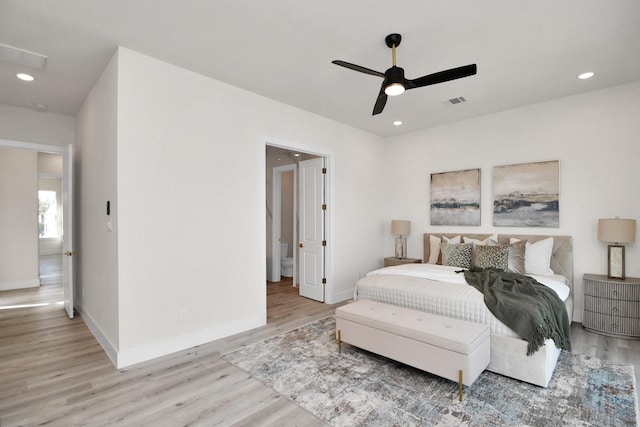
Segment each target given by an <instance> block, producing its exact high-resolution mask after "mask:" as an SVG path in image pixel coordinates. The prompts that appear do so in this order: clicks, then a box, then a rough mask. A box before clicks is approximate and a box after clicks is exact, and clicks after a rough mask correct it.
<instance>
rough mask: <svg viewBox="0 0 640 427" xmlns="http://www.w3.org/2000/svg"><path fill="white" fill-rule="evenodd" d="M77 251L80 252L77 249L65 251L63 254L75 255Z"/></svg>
mask: <svg viewBox="0 0 640 427" xmlns="http://www.w3.org/2000/svg"><path fill="white" fill-rule="evenodd" d="M77 253H78V252H77V251H73V252H70V251H67V252H63V253H62V255H66V256H71V255H75V254H77Z"/></svg>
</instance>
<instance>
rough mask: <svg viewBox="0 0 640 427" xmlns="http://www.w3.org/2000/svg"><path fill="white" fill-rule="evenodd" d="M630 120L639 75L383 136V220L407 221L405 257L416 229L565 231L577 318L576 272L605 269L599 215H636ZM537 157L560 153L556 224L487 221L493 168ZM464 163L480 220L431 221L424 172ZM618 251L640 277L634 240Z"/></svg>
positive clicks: (638, 127) (415, 247) (635, 151)
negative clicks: (473, 174)
mask: <svg viewBox="0 0 640 427" xmlns="http://www.w3.org/2000/svg"><path fill="white" fill-rule="evenodd" d="M638 117H640V82H638V83H634V84H628V85H624V86H618V87H614V88H610V89H606V90H600V91H595V92H591V93H587V94H584V95H578V96H572V97H567V98H562V99H558V100H555V101H551V102H545V103H541V104H536V105H531V106H528V107H524V108H519V109H514V110H509V111H504V112H501V113H498V114H492V115H489V116H484V117H480V118H476V119H473V120H467V121H464V122H459V123H454V124H451V125H447V126H442V127H438V128H433V129H428V130H425V131H422V132H416V133H412V134H407V135H402V136H398V137H395V138H389V139H388V143H387V145H386V148H387V152H386V154H385V156H386V158H387V161H386V167H385V169H386V173H387V177H388V179H387V181H386V182H387V185H386V187H385V193H384V195H385V197H384V200H385V201H386V203H387V204H388V205H389V206H390V212H389V213H390V215H389V217H388V218H389V219H392V218H396V217H397V218H400V217H402V218H406V219H410V220H411V221H412V227H411V230H412V235H411V237H410V238H409V241H408V251H409V256H412V257H420V258H421V257H422V236H421V233H423V232H427V231H437V232H449V231H451V232H459V231H462V232H464V231H467V230H468V231H469V232H470V233H478V232H503V233H516V232H518V233H524V234H526V233H528V234H567V235H571V236H573V243H574V270H575V271H574V277H575V285H576V286H575V287H576V293H575V304H576V309H575V315H574V319H575V320H577V321H580V320H581V318H582V313H581V310H582V303H583V301H582V294H583V292H582V289H583V285H582V275H583V274H585V273H596V274H606V272H607V268H606V260H607V255H606V248H607V245H606V243H603V242H599V241H598V240H597V220H598V218H603V217H615V216H616V215H617V216H620V217H621V218H636V219H638V220H640V198H638V197H637V193H638V190H637V188H638V186H639V185H640V175H639V174H638V160H639V159H640V143H639V139H638V138H639V135H640V120H638ZM544 160H560V191H561V194H560V227H559V228H508V227H493V217H492V203H493V201H492V197H493V192H492V168H493V167H494V166H498V165H508V164H516V163H528V162H536V161H544ZM471 168H481V184H482V202H481V204H482V225H481V226H480V227H444V226H431V225H430V220H429V204H430V194H429V179H430V174H431V173H435V172H447V171H455V170H464V169H471ZM398 183H401V185H397V184H398ZM387 222H389V221H387ZM385 227H386V228H387V231H386V232H385V234H384V236H385V239H386V243H385V251H386V253H387V255H391V254H392V253H393V243H392V236H390V235H389V234H388V229H389V225H388V224H386V222H385ZM636 239H637V240H638V236H636ZM626 252H627V256H626V260H627V266H626V273H627V275H628V276H635V277H639V276H640V242H636V243H635V244H629V245H627V248H626Z"/></svg>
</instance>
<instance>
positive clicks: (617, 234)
mask: <svg viewBox="0 0 640 427" xmlns="http://www.w3.org/2000/svg"><path fill="white" fill-rule="evenodd" d="M598 240H600V241H601V242H609V243H613V244H612V245H609V246H608V251H607V253H608V255H607V275H608V276H609V278H610V279H622V280H624V245H621V244H620V243H633V242H635V241H636V220H635V219H621V218H600V219H598Z"/></svg>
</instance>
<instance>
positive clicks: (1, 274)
mask: <svg viewBox="0 0 640 427" xmlns="http://www.w3.org/2000/svg"><path fill="white" fill-rule="evenodd" d="M0 242H1V243H0V291H1V290H8V289H21V288H30V287H37V286H39V285H40V280H39V278H38V157H37V153H36V152H35V151H31V150H21V149H17V148H5V147H0Z"/></svg>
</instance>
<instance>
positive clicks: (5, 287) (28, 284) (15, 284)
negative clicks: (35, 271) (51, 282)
mask: <svg viewBox="0 0 640 427" xmlns="http://www.w3.org/2000/svg"><path fill="white" fill-rule="evenodd" d="M39 286H40V278H38V277H37V278H35V279H28V280H15V281H12V282H0V291H12V290H14V289H27V288H37V287H39Z"/></svg>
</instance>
